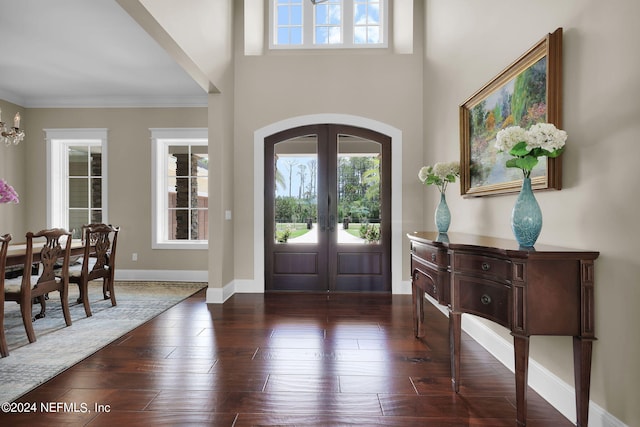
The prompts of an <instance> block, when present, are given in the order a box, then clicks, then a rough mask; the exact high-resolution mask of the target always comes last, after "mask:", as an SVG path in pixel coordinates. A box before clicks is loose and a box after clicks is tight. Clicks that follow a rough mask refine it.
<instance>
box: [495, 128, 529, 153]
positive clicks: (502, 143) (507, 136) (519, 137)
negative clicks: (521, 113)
mask: <svg viewBox="0 0 640 427" xmlns="http://www.w3.org/2000/svg"><path fill="white" fill-rule="evenodd" d="M522 141H525V142H527V144H528V143H529V135H528V134H527V131H526V130H524V129H522V128H521V127H520V126H510V127H508V128H506V129H502V130H501V131H500V132H498V134H497V135H496V144H495V147H496V148H497V149H498V151H504V152H507V153H508V152H509V151H511V149H512V148H513V147H514V146H515V145H516V144H517V143H519V142H522Z"/></svg>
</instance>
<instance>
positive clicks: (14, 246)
mask: <svg viewBox="0 0 640 427" xmlns="http://www.w3.org/2000/svg"><path fill="white" fill-rule="evenodd" d="M42 246H44V243H43V242H34V243H33V262H34V263H35V262H39V261H40V249H41V248H42ZM83 254H84V241H83V240H80V239H73V240H72V241H71V256H79V255H83ZM26 256H27V244H26V243H10V244H9V248H8V249H7V264H6V265H7V267H14V266H18V265H24V262H25V257H26Z"/></svg>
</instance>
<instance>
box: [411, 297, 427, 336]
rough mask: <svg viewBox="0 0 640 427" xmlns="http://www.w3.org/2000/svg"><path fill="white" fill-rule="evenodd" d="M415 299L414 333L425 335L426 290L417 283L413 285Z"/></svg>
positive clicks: (413, 298)
mask: <svg viewBox="0 0 640 427" xmlns="http://www.w3.org/2000/svg"><path fill="white" fill-rule="evenodd" d="M411 296H412V300H413V334H414V335H415V336H416V338H417V337H423V336H424V292H423V291H422V289H420V288H419V287H418V286H416V285H415V284H412V285H411Z"/></svg>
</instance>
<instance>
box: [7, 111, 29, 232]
mask: <svg viewBox="0 0 640 427" xmlns="http://www.w3.org/2000/svg"><path fill="white" fill-rule="evenodd" d="M0 110H2V121H4V123H5V124H6V125H7V126H13V117H14V116H15V114H16V113H17V112H20V115H21V116H22V123H21V124H20V126H21V127H22V126H24V123H25V122H24V118H25V109H24V108H22V107H20V106H18V105H15V104H12V103H10V102H6V101H3V100H1V99H0ZM28 140H29V137H28V135H27V136H26V137H25V139H24V140H23V141H22V142H21V143H20V144H18V145H11V146H9V147H6V146H5V145H4V144H2V143H0V178H1V179H4V180H5V181H6V182H7V183H8V184H9V185H11V186H12V187H13V188H14V189H15V190H16V192H17V193H18V198H19V199H20V203H18V204H15V203H10V204H4V203H0V234H6V233H10V234H11V235H12V237H13V241H14V242H22V241H24V236H25V233H26V230H25V223H24V213H25V209H26V207H25V206H26V204H25V203H24V195H25V191H26V189H27V183H26V181H25V179H26V172H25V168H24V167H23V164H24V159H25V150H26V149H25V146H26V144H27V142H28Z"/></svg>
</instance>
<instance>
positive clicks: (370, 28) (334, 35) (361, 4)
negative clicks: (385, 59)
mask: <svg viewBox="0 0 640 427" xmlns="http://www.w3.org/2000/svg"><path fill="white" fill-rule="evenodd" d="M387 1H388V0H270V2H269V7H270V14H269V23H270V25H269V31H270V38H269V47H270V48H272V49H309V48H312V49H316V48H371V47H374V48H376V47H377V48H385V47H387V43H388V40H387V38H388V37H387V34H388V32H387V23H388V19H387V15H388V13H387Z"/></svg>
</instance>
